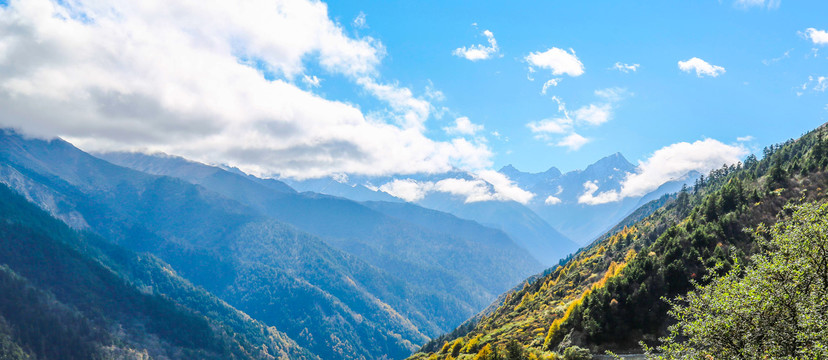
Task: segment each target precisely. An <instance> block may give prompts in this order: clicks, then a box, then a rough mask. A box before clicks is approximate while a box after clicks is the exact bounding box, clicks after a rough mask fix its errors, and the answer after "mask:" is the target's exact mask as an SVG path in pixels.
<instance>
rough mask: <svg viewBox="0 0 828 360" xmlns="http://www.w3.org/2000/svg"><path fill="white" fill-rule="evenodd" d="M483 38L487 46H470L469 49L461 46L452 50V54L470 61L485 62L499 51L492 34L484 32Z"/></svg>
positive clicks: (487, 31)
mask: <svg viewBox="0 0 828 360" xmlns="http://www.w3.org/2000/svg"><path fill="white" fill-rule="evenodd" d="M483 36H485V37H486V41H487V42H488V43H489V46H485V45H482V44H477V45H471V46H469V47H465V46H463V47H460V48H457V49H454V51H452V54H453V55H454V56H458V57H461V58H465V59H466V60H471V61H478V60H486V59H489V58H491V57H492V55H494V54H497V52H498V51H499V48H498V47H497V40H495V37H494V34H492V32H491V31H489V30H484V31H483Z"/></svg>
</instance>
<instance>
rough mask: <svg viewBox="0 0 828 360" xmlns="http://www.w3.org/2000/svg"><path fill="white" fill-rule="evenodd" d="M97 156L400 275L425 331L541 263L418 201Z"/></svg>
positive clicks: (174, 160)
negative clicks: (196, 190) (424, 319)
mask: <svg viewBox="0 0 828 360" xmlns="http://www.w3.org/2000/svg"><path fill="white" fill-rule="evenodd" d="M98 156H99V157H101V158H103V159H106V160H109V161H112V162H113V163H115V164H117V165H122V166H125V167H128V168H132V169H135V170H138V171H143V172H147V173H150V174H155V175H168V176H174V177H176V178H180V179H182V180H185V181H187V182H191V183H193V184H198V185H201V186H203V187H204V188H206V189H208V190H211V191H214V192H216V193H218V194H221V195H223V196H225V197H227V198H229V199H233V200H236V201H238V202H239V203H241V204H244V205H246V206H249V207H250V208H252V209H255V210H257V211H258V212H260V213H261V214H263V215H265V216H269V217H272V218H273V219H275V220H277V221H281V222H284V223H287V224H290V225H293V226H295V227H297V228H298V229H300V230H302V231H304V232H307V233H309V234H313V235H316V236H319V237H320V238H321V239H322V240H323V241H325V243H327V244H328V245H331V246H332V247H334V248H336V249H338V250H342V251H344V252H347V253H349V254H351V255H353V256H355V257H357V258H359V259H360V260H362V261H365V262H366V263H368V264H370V265H373V266H376V267H377V268H379V269H381V270H383V271H385V272H387V273H388V274H390V275H392V276H394V277H396V278H399V279H401V280H404V281H405V282H406V283H408V285H409V287H411V288H416V289H417V291H419V292H422V293H423V296H422V297H419V296H417V295H413V294H412V295H408V296H412V297H413V298H409V299H408V300H409V301H412V302H415V303H419V304H422V303H426V304H427V305H425V306H427V307H431V308H433V309H434V311H428V312H427V316H428V321H429V322H430V323H431V324H428V325H429V326H428V327H422V328H421V331H423V332H424V333H426V334H427V335H429V336H433V335H435V334H439V333H441V332H443V331H445V330H448V329H450V328H452V327H454V326H456V325H457V324H459V323H461V322H462V321H463V320H465V319H466V318H468V317H470V316H472V315H473V314H474V313H475V312H477V311H479V310H480V309H482V308H483V307H485V306H486V305H488V304H489V303H490V302H491V301H492V300H493V299H494V298H495V297H496V296H497V295H498V294H501V293H503V292H505V291H507V290H509V289H511V288H512V287H513V286H514V284H516V283H518V282H519V281H521V280H522V279H524V278H525V277H526V276H528V275H531V274H533V273H536V272H538V271H540V270H542V269H543V266H542V265H541V264H540V263H538V262H537V261H535V259H534V258H533V256H532V255H531V254H529V253H528V252H527V251H526V250H524V249H522V248H521V247H520V246H518V245H517V244H515V242H514V241H512V239H511V238H509V237H508V236H507V235H506V234H504V233H503V232H501V231H497V230H494V229H489V228H486V227H484V226H481V225H480V224H477V223H475V222H473V221H468V220H462V219H458V218H457V217H455V216H453V215H450V214H447V213H442V212H439V211H434V210H427V209H424V208H422V207H419V206H417V205H413V204H404V203H389V202H369V203H358V202H355V201H352V200H348V199H345V198H340V197H335V196H329V195H321V194H316V193H310V192H306V193H301V194H298V193H295V192H294V191H288V190H285V189H284V187H286V185H284V184H283V183H281V182H279V181H278V180H273V179H268V180H265V179H259V178H256V177H253V176H247V175H243V174H238V173H234V172H231V171H227V170H224V169H221V168H218V167H214V166H208V165H205V164H201V163H196V162H193V161H189V160H186V159H183V158H179V157H171V156H164V155H144V154H140V153H109V154H98ZM265 181H269V182H271V183H273V184H281V185H283V186H282V187H280V188H278V189H273V188H272V187H269V186H265V185H264V184H263V182H265ZM288 189H289V188H288ZM431 299H439V302H435V301H432V300H431ZM417 306H419V305H417ZM401 310H404V309H401ZM418 326H422V325H421V323H418Z"/></svg>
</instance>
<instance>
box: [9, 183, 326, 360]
mask: <svg viewBox="0 0 828 360" xmlns="http://www.w3.org/2000/svg"><path fill="white" fill-rule="evenodd" d="M0 264H2V265H0V293H2V294H3V296H2V297H0V357H1V358H3V359H25V358H30V357H35V358H39V359H95V358H101V359H110V358H142V355H143V356H147V355H148V356H151V357H153V358H173V359H188V358H202V359H229V358H233V359H273V358H274V357H277V358H280V359H285V358H291V359H293V358H296V359H313V358H316V357H315V356H313V355H311V354H310V353H309V352H307V351H306V350H304V349H302V348H300V347H299V346H298V345H296V344H295V343H294V342H293V341H291V340H289V339H287V337H286V336H285V335H284V334H282V333H279V332H277V331H276V330H275V329H274V328H267V327H266V326H264V325H263V324H261V323H259V322H257V321H255V320H253V319H251V318H250V317H248V316H247V315H245V314H243V313H241V312H239V311H237V310H235V309H233V308H231V307H230V306H229V305H227V304H226V303H224V302H222V301H221V300H218V299H216V298H215V297H214V296H212V295H209V294H208V293H206V292H205V291H203V290H200V289H197V288H195V287H193V286H192V285H190V284H189V283H188V282H186V281H185V280H183V279H181V278H179V277H178V276H176V275H175V274H174V273H173V272H172V271H171V269H170V268H169V266H168V265H166V264H163V263H162V262H160V261H159V260H157V259H155V258H153V257H152V256H147V255H137V254H135V253H132V252H130V251H128V250H125V249H123V248H120V247H118V246H115V245H112V244H110V243H108V242H106V241H104V240H102V239H100V238H98V237H97V236H95V235H93V234H89V233H79V232H76V231H73V230H71V229H69V228H68V227H67V226H66V225H65V224H64V223H62V222H60V221H59V220H56V219H54V218H52V217H51V216H49V215H48V214H47V213H45V212H44V211H42V210H40V209H38V208H37V207H36V206H35V205H33V204H30V203H28V202H27V201H26V199H25V198H23V197H21V196H19V195H17V194H15V193H14V192H12V190H10V189H9V188H7V187H6V186H5V185H0Z"/></svg>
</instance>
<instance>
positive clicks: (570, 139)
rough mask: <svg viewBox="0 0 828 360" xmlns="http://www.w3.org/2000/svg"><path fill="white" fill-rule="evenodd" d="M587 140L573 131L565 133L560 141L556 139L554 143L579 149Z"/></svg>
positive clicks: (571, 148) (570, 148) (573, 149)
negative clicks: (556, 141)
mask: <svg viewBox="0 0 828 360" xmlns="http://www.w3.org/2000/svg"><path fill="white" fill-rule="evenodd" d="M588 142H589V139H587V138H585V137H583V136H581V135H578V134H577V133H574V132H573V133H571V134H569V135H567V136H566V137H565V138H563V139H561V141H558V143H557V144H555V145H557V146H560V147H565V148H567V149H569V150H571V151H575V150H578V149H580V148H581V146H584V145H585V144H586V143H588Z"/></svg>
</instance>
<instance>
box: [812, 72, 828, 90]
mask: <svg viewBox="0 0 828 360" xmlns="http://www.w3.org/2000/svg"><path fill="white" fill-rule="evenodd" d="M812 79H813V80H815V81H816V84H815V85H814V91H819V92H825V90H826V89H828V78H826V77H825V76H819V77H816V78H813V77H812Z"/></svg>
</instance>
